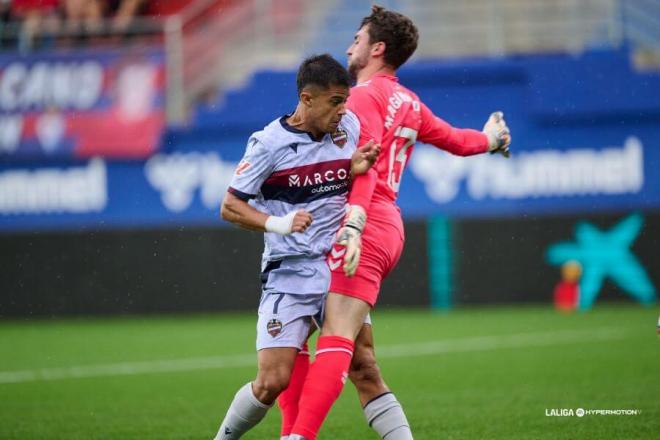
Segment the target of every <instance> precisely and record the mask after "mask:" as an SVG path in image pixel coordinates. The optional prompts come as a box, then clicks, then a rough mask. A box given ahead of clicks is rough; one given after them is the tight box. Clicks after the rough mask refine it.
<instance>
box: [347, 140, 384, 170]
mask: <svg viewBox="0 0 660 440" xmlns="http://www.w3.org/2000/svg"><path fill="white" fill-rule="evenodd" d="M379 154H380V145H378V144H376V143H375V142H374V141H373V140H371V141H369V142H367V143H366V144H365V145H363V146H361V147H360V148H358V149H357V150H355V152H354V153H353V156H351V176H352V177H356V176H359V175H361V174H365V173H367V172H368V171H369V169H370V168H371V167H372V166H373V164H374V163H375V162H376V159H378V155H379Z"/></svg>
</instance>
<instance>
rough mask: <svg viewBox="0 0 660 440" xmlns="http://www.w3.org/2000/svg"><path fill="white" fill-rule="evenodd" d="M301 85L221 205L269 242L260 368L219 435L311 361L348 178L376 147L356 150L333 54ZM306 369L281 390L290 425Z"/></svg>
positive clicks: (344, 82)
mask: <svg viewBox="0 0 660 440" xmlns="http://www.w3.org/2000/svg"><path fill="white" fill-rule="evenodd" d="M297 85H298V95H299V103H298V105H297V107H296V110H295V112H294V113H293V114H292V115H286V116H283V117H281V118H279V119H276V120H275V121H273V122H271V123H270V124H269V125H268V126H266V127H265V128H264V129H263V130H261V131H258V132H256V133H254V134H252V136H251V137H250V139H249V140H248V144H247V148H246V152H245V155H244V157H243V160H242V161H241V162H240V163H239V165H238V167H237V169H236V172H235V175H234V177H233V179H232V182H231V184H230V187H229V189H228V192H227V194H226V196H225V198H224V201H223V204H222V209H221V215H222V218H223V219H225V220H227V221H230V222H232V223H234V224H237V225H239V226H241V227H243V228H246V229H251V230H256V231H263V232H265V234H264V242H265V249H264V253H263V257H262V277H261V281H262V283H263V293H262V296H261V302H260V304H259V318H258V321H257V343H256V345H257V351H258V354H257V359H258V372H257V377H256V379H255V380H254V381H252V382H250V383H248V384H246V385H245V386H243V387H242V388H241V389H240V390H239V391H238V392H237V393H236V395H235V397H234V400H233V401H232V403H231V406H230V407H229V410H228V411H227V414H226V416H225V418H224V420H223V422H222V424H221V425H220V429H219V431H218V433H217V435H216V439H217V440H220V439H223V440H225V439H237V438H240V437H241V436H242V435H243V434H244V433H245V432H246V431H248V430H249V429H251V428H252V427H253V426H255V425H256V424H257V423H259V421H260V420H261V419H262V418H263V417H264V416H265V414H266V412H267V410H268V409H269V408H270V407H271V406H272V405H273V403H274V402H275V400H276V399H277V397H278V396H279V395H280V394H281V393H282V391H284V390H285V389H287V386H289V381H290V378H291V375H292V371H293V370H294V367H295V368H299V367H300V368H304V367H305V363H307V366H308V365H309V355H308V353H306V340H307V338H308V335H309V333H310V329H311V326H312V325H313V324H312V319H313V318H314V317H315V316H316V315H319V314H320V312H321V308H322V305H323V302H324V299H325V294H326V293H327V291H328V286H329V283H330V269H329V268H328V264H327V262H326V255H327V253H328V251H329V250H330V248H331V247H332V243H333V241H334V238H335V233H336V232H337V230H338V229H339V226H340V224H341V221H342V219H343V217H344V215H345V213H346V211H345V205H346V197H347V193H348V186H349V181H350V178H351V176H352V175H356V174H361V173H365V172H366V171H367V170H368V169H369V167H370V166H371V165H372V164H373V162H374V161H375V159H376V157H377V155H378V151H379V148H380V147H379V146H377V145H374V144H373V143H368V144H367V145H365V146H364V147H362V148H360V149H359V150H356V145H357V142H358V139H359V136H360V133H359V130H360V127H359V122H358V119H357V117H356V116H355V115H354V114H352V113H351V112H347V111H346V108H345V104H346V99H347V98H348V94H349V87H350V79H349V75H348V72H347V71H346V69H345V68H344V67H343V66H342V65H341V64H339V63H338V62H337V61H336V60H334V59H333V58H332V57H330V56H329V55H319V56H315V57H311V58H308V59H307V60H305V61H304V62H303V63H302V65H301V66H300V69H299V71H298V77H297ZM248 202H249V203H248ZM305 355H306V356H305ZM304 373H305V374H298V375H297V377H298V380H297V381H298V382H299V383H298V384H297V385H296V387H297V390H298V391H297V392H296V390H293V389H292V390H291V397H290V398H289V399H284V400H285V401H283V399H282V398H281V399H280V406H281V407H282V412H283V415H284V419H285V420H284V422H285V423H284V424H285V425H287V424H288V429H290V428H291V427H292V426H293V421H294V420H295V417H296V415H297V412H298V409H297V405H298V397H299V395H300V394H299V391H300V389H301V388H302V382H303V381H304V376H305V375H306V370H305V372H304ZM292 387H293V384H291V386H289V388H292ZM288 391H289V390H287V392H288ZM283 397H284V396H283ZM287 419H288V420H287ZM285 429H286V428H285ZM283 434H286V432H284V431H283Z"/></svg>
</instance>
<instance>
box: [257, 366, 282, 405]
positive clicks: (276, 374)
mask: <svg viewBox="0 0 660 440" xmlns="http://www.w3.org/2000/svg"><path fill="white" fill-rule="evenodd" d="M290 378H291V372H290V371H287V370H286V369H284V368H273V369H269V370H268V371H262V372H259V375H258V376H257V379H256V380H255V381H254V385H253V387H254V394H255V395H256V397H257V398H258V399H259V400H261V401H262V402H267V401H268V402H270V401H274V400H275V399H277V396H279V395H280V394H281V393H282V391H284V390H285V389H286V387H288V386H289V380H290Z"/></svg>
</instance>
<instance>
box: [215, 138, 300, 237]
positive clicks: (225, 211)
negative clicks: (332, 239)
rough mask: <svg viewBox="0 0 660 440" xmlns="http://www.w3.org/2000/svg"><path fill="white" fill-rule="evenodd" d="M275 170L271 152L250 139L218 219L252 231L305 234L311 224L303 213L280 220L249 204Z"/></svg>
mask: <svg viewBox="0 0 660 440" xmlns="http://www.w3.org/2000/svg"><path fill="white" fill-rule="evenodd" d="M274 167H275V160H274V158H273V150H272V149H270V148H267V147H266V146H265V145H263V144H262V143H261V142H260V141H259V140H258V139H256V138H255V137H251V138H250V140H249V141H248V144H247V147H246V149H245V155H244V156H243V159H242V160H241V162H240V163H239V164H238V167H237V168H236V172H235V173H234V176H233V177H232V180H231V183H230V184H229V189H228V190H227V193H226V194H225V198H224V199H223V201H222V206H221V208H220V216H221V217H222V218H223V219H224V220H227V221H228V222H231V223H233V224H235V225H238V226H240V227H242V228H245V229H250V230H252V231H262V232H263V231H265V232H276V233H278V234H282V235H287V234H290V233H292V232H303V231H305V229H307V227H308V226H309V225H310V224H311V223H312V216H311V215H310V214H309V213H308V212H305V211H304V210H292V211H291V212H289V213H288V214H286V215H284V216H281V217H280V216H275V215H268V214H266V213H263V212H261V211H259V210H257V209H255V208H254V207H253V206H251V205H250V204H249V203H248V201H249V200H250V199H252V198H254V197H256V195H257V194H258V193H259V191H260V190H261V186H262V185H263V183H264V181H265V180H266V179H267V178H268V176H270V175H271V173H272V172H273V169H274Z"/></svg>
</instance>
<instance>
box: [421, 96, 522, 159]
mask: <svg viewBox="0 0 660 440" xmlns="http://www.w3.org/2000/svg"><path fill="white" fill-rule="evenodd" d="M421 117H422V124H421V127H420V132H419V137H418V139H419V141H421V142H424V143H427V144H431V145H434V146H436V147H438V148H441V149H443V150H446V151H448V152H450V153H452V154H456V155H458V156H472V155H475V154H481V153H485V152H488V151H491V152H502V153H503V154H508V148H509V143H510V142H511V136H510V134H509V129H508V128H507V127H506V122H505V121H504V117H503V115H502V113H501V112H495V113H493V114H492V115H491V116H490V118H489V119H488V121H487V122H486V125H485V126H484V130H483V131H478V130H473V129H470V128H456V127H453V126H451V125H450V124H449V123H447V122H446V121H444V120H442V119H440V118H439V117H437V116H436V115H434V114H433V112H432V111H431V109H429V108H428V107H427V106H426V105H424V104H423V103H422V104H421Z"/></svg>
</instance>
